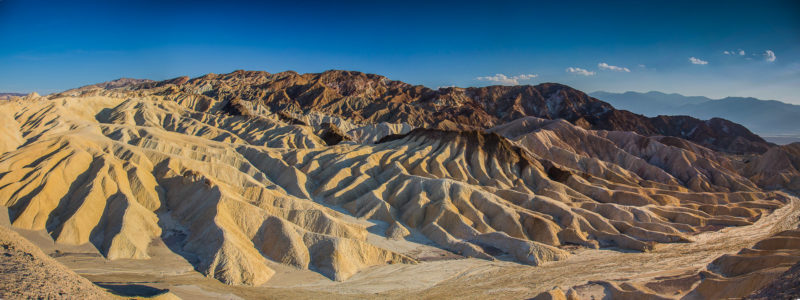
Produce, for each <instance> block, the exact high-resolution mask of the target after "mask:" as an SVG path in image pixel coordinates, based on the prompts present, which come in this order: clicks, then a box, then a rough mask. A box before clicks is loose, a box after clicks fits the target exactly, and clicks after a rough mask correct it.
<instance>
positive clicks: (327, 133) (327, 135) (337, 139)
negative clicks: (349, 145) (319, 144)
mask: <svg viewBox="0 0 800 300" xmlns="http://www.w3.org/2000/svg"><path fill="white" fill-rule="evenodd" d="M320 127H321V130H320V134H319V137H320V138H322V140H323V141H325V143H326V144H328V146H333V145H336V144H338V143H341V142H342V141H349V140H350V138H349V137H348V136H347V135H346V134H345V133H344V132H342V131H341V130H340V129H339V127H336V125H334V124H331V123H322V125H320Z"/></svg>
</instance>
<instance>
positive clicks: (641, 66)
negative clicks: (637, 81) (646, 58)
mask: <svg viewBox="0 0 800 300" xmlns="http://www.w3.org/2000/svg"><path fill="white" fill-rule="evenodd" d="M639 68H647V66H645V65H643V64H639Z"/></svg>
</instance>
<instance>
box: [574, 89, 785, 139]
mask: <svg viewBox="0 0 800 300" xmlns="http://www.w3.org/2000/svg"><path fill="white" fill-rule="evenodd" d="M589 95H591V96H592V97H595V98H598V99H600V100H603V101H606V102H608V103H610V104H611V105H613V106H614V107H615V108H618V109H625V110H630V111H632V112H635V113H639V114H643V115H646V116H657V115H688V116H692V117H695V118H699V119H710V118H724V119H728V120H731V121H733V122H736V123H739V124H742V125H744V126H746V127H747V128H748V129H750V130H752V131H753V132H755V133H757V134H759V135H761V136H765V137H784V138H786V137H794V138H797V137H800V105H792V104H788V103H783V102H780V101H776V100H761V99H756V98H750V97H748V98H744V97H727V98H723V99H718V100H716V99H710V98H707V97H701V96H683V95H680V94H665V93H661V92H647V93H637V92H625V93H609V92H602V91H601V92H594V93H590V94H589ZM768 140H769V139H768ZM775 142H777V143H781V141H779V140H775Z"/></svg>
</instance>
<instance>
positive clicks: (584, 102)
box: [126, 70, 772, 153]
mask: <svg viewBox="0 0 800 300" xmlns="http://www.w3.org/2000/svg"><path fill="white" fill-rule="evenodd" d="M158 86H173V87H175V89H176V90H178V91H182V92H184V93H201V94H202V95H205V96H208V97H214V98H221V99H223V100H231V99H234V98H238V99H241V100H242V101H255V102H258V103H259V104H261V105H264V106H266V107H268V108H269V109H271V110H272V111H273V112H280V111H287V112H304V111H309V110H315V111H319V112H322V113H325V114H329V115H334V116H340V117H344V118H347V119H349V120H352V121H355V122H371V123H377V122H391V123H399V122H406V123H408V124H411V125H413V126H416V127H426V128H440V129H450V130H458V129H462V130H463V129H485V128H490V127H493V126H496V125H499V124H503V123H506V122H509V121H512V120H514V119H518V118H520V117H524V116H535V117H540V118H548V119H559V118H560V119H565V120H567V121H570V122H572V123H574V124H577V125H579V126H581V127H584V128H590V129H602V130H619V131H635V132H637V133H640V134H644V135H650V136H653V135H664V136H673V137H679V138H683V139H686V140H689V141H692V142H694V143H697V144H699V145H702V146H705V147H709V148H711V149H714V150H720V151H725V152H730V153H763V152H765V151H766V150H767V149H768V148H769V147H771V146H772V145H771V144H769V143H767V142H766V141H764V140H763V139H762V138H760V137H759V136H757V135H755V134H753V133H752V132H750V131H749V130H747V129H746V128H744V127H743V126H741V125H739V124H736V123H733V122H730V121H727V120H724V119H711V120H709V121H703V120H699V119H695V118H692V117H688V116H658V117H653V118H648V117H645V116H643V115H639V114H634V113H632V112H629V111H625V110H617V109H615V108H614V107H612V106H611V105H610V104H608V103H606V102H603V101H600V100H597V99H595V98H592V97H590V96H588V95H586V94H585V93H583V92H581V91H578V90H576V89H573V88H571V87H568V86H566V85H562V84H557V83H543V84H539V85H535V86H530V85H521V86H487V87H477V88H476V87H470V88H455V87H451V88H441V89H438V90H433V89H429V88H426V87H424V86H419V85H417V86H414V85H410V84H407V83H404V82H400V81H394V80H389V79H388V78H386V77H383V76H380V75H374V74H365V73H361V72H351V71H335V70H334V71H326V72H323V73H309V74H298V73H296V72H292V71H288V72H281V73H276V74H270V73H267V72H258V71H235V72H233V73H229V74H221V75H216V74H208V75H205V76H202V77H198V78H193V79H189V78H187V77H179V78H175V79H171V80H167V81H162V82H144V83H139V84H131V85H128V86H126V88H129V89H146V88H153V87H158Z"/></svg>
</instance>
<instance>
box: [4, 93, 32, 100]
mask: <svg viewBox="0 0 800 300" xmlns="http://www.w3.org/2000/svg"><path fill="white" fill-rule="evenodd" d="M25 95H27V94H23V93H0V100H8V99H11V98H12V97H25Z"/></svg>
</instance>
